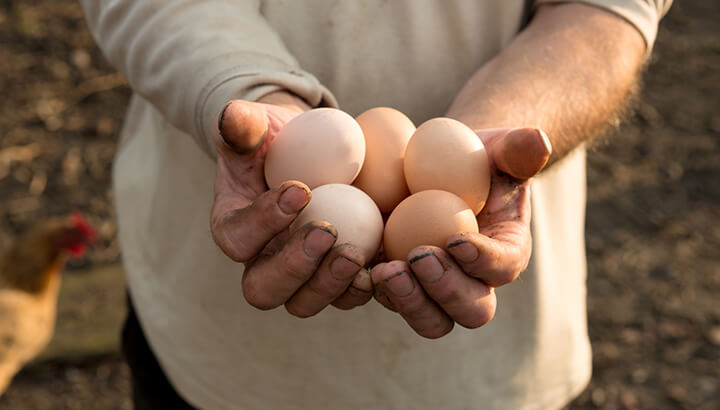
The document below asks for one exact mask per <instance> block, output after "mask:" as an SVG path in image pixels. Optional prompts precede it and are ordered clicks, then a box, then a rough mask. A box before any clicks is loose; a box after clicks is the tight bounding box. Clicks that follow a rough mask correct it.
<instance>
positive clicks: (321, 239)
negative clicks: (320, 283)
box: [304, 228, 337, 258]
mask: <svg viewBox="0 0 720 410" xmlns="http://www.w3.org/2000/svg"><path fill="white" fill-rule="evenodd" d="M335 239H337V238H336V236H335V234H333V233H332V232H330V230H329V229H327V228H315V229H313V230H312V231H310V233H309V234H307V236H306V237H305V243H304V248H305V254H306V255H307V256H309V257H311V258H319V257H321V256H323V255H324V254H325V252H327V251H328V250H329V249H330V248H331V247H332V246H333V244H334V243H335Z"/></svg>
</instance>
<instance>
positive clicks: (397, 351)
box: [83, 0, 670, 409]
mask: <svg viewBox="0 0 720 410" xmlns="http://www.w3.org/2000/svg"><path fill="white" fill-rule="evenodd" d="M669 4H670V1H644V0H608V1H600V0H591V1H577V2H557V1H536V2H530V1H507V0H504V1H488V2H469V1H459V0H458V1H443V2H440V1H438V2H431V1H414V0H413V1H409V0H406V1H380V0H377V1H375V0H368V1H347V2H344V1H318V2H290V1H280V0H276V1H273V0H267V1H259V2H258V1H239V0H238V1H205V2H195V1H190V0H188V1H176V2H167V1H160V0H152V1H151V0H144V1H129V0H126V1H120V2H109V1H90V0H87V1H84V2H83V5H84V7H85V10H86V13H87V15H88V20H89V22H90V26H91V29H92V31H93V33H94V35H95V36H96V38H97V40H98V43H99V45H100V47H101V48H102V49H103V50H104V52H105V53H106V55H107V56H108V58H109V59H110V61H111V62H112V63H113V64H115V65H116V66H117V67H118V69H119V70H120V71H122V72H123V73H124V74H125V75H126V76H127V78H128V80H129V82H130V84H131V86H133V88H134V89H135V91H136V93H137V94H136V95H135V96H134V97H133V101H132V103H131V107H130V110H129V112H128V119H127V122H126V124H125V128H124V130H123V135H122V139H121V142H120V145H119V150H118V156H117V160H116V163H115V173H114V176H115V182H114V183H115V195H116V204H117V210H118V219H119V226H120V238H121V241H122V244H123V261H124V263H125V266H126V269H127V272H128V286H129V289H130V295H131V298H132V305H133V306H134V308H135V310H136V311H137V316H138V317H139V323H138V322H137V321H130V322H131V324H134V328H132V329H130V331H126V332H125V335H126V342H127V343H129V344H131V345H132V344H133V343H135V344H137V346H141V345H142V342H144V339H145V337H147V340H148V341H149V348H148V346H142V347H144V348H143V349H129V352H130V354H132V352H133V351H134V352H135V353H137V352H141V354H142V356H141V357H144V358H146V360H133V358H130V360H129V361H130V363H131V367H132V370H133V374H134V377H135V382H136V383H140V384H142V386H139V387H140V388H138V389H137V390H136V391H139V392H145V394H146V396H145V397H144V399H145V401H146V405H147V406H149V407H152V406H158V405H159V403H157V402H156V403H154V404H153V403H152V397H150V396H152V393H147V392H148V391H152V389H151V388H150V389H149V388H148V385H150V384H152V383H153V380H160V379H163V378H164V377H165V375H167V376H168V379H169V381H170V384H169V385H167V386H166V388H167V392H168V394H169V395H174V394H176V393H175V391H177V394H178V396H176V397H175V398H176V399H177V400H179V401H181V402H182V401H183V400H185V401H187V402H188V403H190V404H192V405H194V406H197V407H201V408H213V409H214V408H240V409H244V408H261V409H265V408H287V409H292V408H312V409H323V408H397V409H404V408H428V409H436V408H443V409H461V408H483V409H485V408H487V409H491V408H508V409H519V408H547V407H550V408H552V407H559V406H562V405H564V404H565V403H567V401H568V400H570V399H571V398H572V397H574V395H576V394H577V393H578V392H579V391H581V390H582V388H583V387H584V386H585V385H586V383H587V380H588V379H589V377H590V349H589V343H588V340H587V328H586V323H585V260H584V242H583V224H584V189H585V186H584V184H585V181H584V166H585V165H584V151H583V148H582V145H583V143H584V142H585V141H587V140H588V139H589V138H591V137H593V136H594V135H596V134H597V133H598V132H599V130H601V129H603V128H604V126H605V125H607V124H608V123H612V122H613V121H615V120H616V118H617V114H618V112H619V111H620V110H621V109H622V108H623V106H624V103H625V102H626V100H627V99H628V97H629V96H630V95H631V94H632V91H633V89H634V87H635V84H636V81H637V79H638V76H639V74H640V71H641V67H642V65H643V62H644V60H645V58H646V56H647V55H648V53H649V51H650V49H651V46H652V43H653V40H654V36H655V32H656V26H657V22H658V20H659V18H660V17H661V15H662V14H663V13H664V12H665V11H666V10H667V8H668V7H669ZM528 19H529V23H528V22H527V21H528ZM518 33H519V34H518ZM233 99H241V100H243V101H236V102H234V103H233V104H231V105H229V106H228V108H227V109H226V110H225V111H223V107H225V106H226V104H227V103H228V102H229V101H231V100H233ZM251 101H258V102H261V103H264V104H265V105H261V104H256V103H253V102H251ZM320 105H329V106H339V107H340V108H341V109H344V110H346V111H348V112H349V113H351V114H353V115H357V114H359V113H360V112H361V111H363V110H364V109H367V108H371V107H373V106H391V107H394V108H396V109H399V110H400V111H402V112H404V113H406V114H407V115H408V116H409V117H410V118H411V119H413V120H414V121H415V122H416V124H419V123H421V122H422V121H424V120H426V119H429V118H431V117H437V116H443V115H447V116H450V117H453V118H456V119H458V120H460V121H462V122H464V123H466V124H467V125H468V126H470V127H471V128H473V129H475V130H484V129H489V128H493V129H501V130H500V131H479V135H480V136H481V137H482V138H483V139H484V140H485V141H486V142H489V147H490V148H489V150H490V151H491V154H492V153H493V152H495V153H496V154H495V155H496V157H495V163H496V168H497V169H498V172H496V174H495V176H496V180H495V181H494V185H493V188H492V190H491V196H492V195H495V198H497V199H498V200H497V201H496V203H497V204H498V206H497V210H500V211H503V212H500V213H499V214H500V215H502V216H500V217H499V218H500V219H497V220H492V218H490V217H489V216H487V215H484V216H483V214H481V217H480V218H481V219H483V218H485V219H483V221H482V222H485V223H486V226H490V224H494V225H493V227H494V228H497V229H500V232H499V233H500V234H499V235H497V236H494V235H493V234H492V233H490V232H485V233H486V234H487V235H488V237H490V236H493V238H492V239H486V237H484V236H480V235H478V236H463V237H459V238H455V239H464V240H465V242H458V241H455V242H456V243H461V245H460V246H457V247H455V248H454V249H445V250H443V249H439V248H421V249H418V250H416V251H413V252H415V253H414V254H413V253H411V255H410V256H415V257H414V258H411V260H412V261H413V263H412V264H411V266H408V265H406V264H404V263H402V262H397V261H395V262H392V263H390V264H384V265H379V267H376V268H375V269H374V270H373V272H372V276H371V277H370V276H368V275H367V274H365V275H363V273H362V270H359V267H357V266H356V267H352V266H351V265H345V266H344V267H341V268H340V270H341V271H343V272H344V273H345V274H344V275H343V277H342V278H341V279H340V280H337V281H336V282H333V281H332V280H330V276H329V275H330V274H332V273H336V271H334V270H333V269H335V266H331V263H332V262H333V261H335V257H336V256H344V257H346V258H347V259H350V260H353V261H355V262H358V264H362V263H364V262H365V261H362V260H358V257H357V254H356V253H354V251H353V249H352V248H351V247H347V246H345V247H343V246H340V247H336V248H333V250H330V251H329V253H328V249H329V248H330V247H331V246H332V244H333V243H332V242H333V241H332V238H328V237H323V236H322V233H317V232H318V231H323V230H322V229H313V228H324V229H325V231H330V232H332V228H331V227H328V226H322V224H316V225H313V226H308V227H306V229H305V230H303V231H302V232H299V233H298V234H296V236H294V237H291V238H289V239H288V238H285V235H284V234H280V239H281V240H276V241H275V242H274V243H273V244H274V245H277V244H280V245H284V248H282V249H281V250H279V251H278V252H277V253H273V252H270V253H271V254H270V255H265V254H262V255H260V254H261V251H262V250H263V248H265V245H266V244H267V243H268V242H269V241H271V240H272V239H273V238H274V237H275V236H276V234H277V233H278V232H282V228H283V227H284V226H287V224H289V222H290V221H291V220H292V218H293V217H294V215H295V214H296V212H297V211H298V210H299V209H300V208H301V207H302V205H303V204H304V203H305V202H306V200H307V198H306V197H305V196H304V193H303V190H304V187H303V186H302V185H301V184H300V185H298V184H286V185H284V186H283V187H282V189H280V190H271V191H267V192H265V190H266V188H265V187H264V186H262V180H261V177H258V176H257V172H258V165H261V164H262V151H263V149H264V148H266V146H265V145H263V146H261V147H260V151H255V153H254V154H248V152H242V153H240V152H238V151H243V150H245V149H246V148H249V147H251V146H252V145H253V143H255V142H259V141H262V139H261V137H262V136H263V133H262V131H264V129H263V125H264V124H265V121H268V122H269V125H270V130H269V131H268V133H267V136H268V139H272V135H273V133H274V132H276V131H277V128H278V127H280V126H281V125H282V123H283V122H284V121H286V120H287V119H288V118H291V117H292V115H295V114H296V113H297V112H300V111H302V110H305V109H308V108H310V107H313V106H320ZM220 113H222V114H221V115H220V121H218V118H217V116H218V114H220ZM265 116H267V119H266V118H265ZM260 117H262V118H263V119H262V120H257V121H255V120H252V119H253V118H255V119H257V118H260ZM218 125H219V126H220V128H221V129H222V133H218V129H217V128H218ZM523 127H530V128H529V129H525V128H523ZM535 127H538V128H541V129H543V130H544V131H546V132H547V134H548V136H549V139H550V141H551V143H552V147H553V155H552V157H551V158H550V163H551V165H550V168H549V169H547V170H546V171H544V172H543V173H542V174H541V175H540V176H538V177H537V178H535V179H534V180H533V182H532V195H533V197H532V217H533V225H532V233H533V240H534V241H533V242H532V252H533V259H532V260H530V262H529V267H528V269H527V270H526V271H525V272H524V273H523V274H522V275H521V279H519V280H515V281H513V280H514V279H515V278H516V277H517V275H518V274H519V273H520V271H522V270H523V268H524V267H525V265H526V264H527V263H528V258H529V257H530V235H529V231H530V225H529V216H530V201H529V193H528V190H526V189H524V187H526V186H527V185H528V182H527V181H526V179H525V178H527V177H529V176H531V175H532V174H533V173H534V172H536V171H537V169H535V168H536V167H535V166H534V165H535V164H536V163H538V160H537V159H538V157H542V154H543V153H542V152H541V151H543V147H545V148H547V145H546V144H543V143H542V142H543V140H542V138H541V134H540V133H538V132H536V131H533V129H534V128H535ZM258 130H260V131H258ZM510 130H515V131H513V132H509V131H510ZM533 136H535V137H538V138H535V139H533V138H534V137H533ZM513 138H515V139H514V140H513ZM510 140H513V141H515V142H517V141H520V142H523V144H520V145H518V144H510V143H508V141H510ZM527 144H534V145H527ZM493 147H495V148H493ZM500 147H503V149H500ZM529 148H532V149H529ZM501 151H502V153H501ZM533 152H535V153H537V152H539V154H538V155H535V153H533ZM508 153H509V154H508ZM548 153H549V152H547V151H546V152H545V154H548ZM503 155H505V156H503ZM505 159H507V161H505ZM528 164H529V165H528ZM260 168H261V167H260ZM528 169H530V171H531V172H529V173H527V175H524V176H523V175H521V174H523V171H527V170H528ZM516 171H517V172H516ZM506 174H510V175H514V176H516V177H519V178H511V177H507V176H506ZM516 174H517V175H516ZM258 178H259V179H258ZM258 181H259V182H258ZM213 183H214V189H215V191H213ZM291 186H295V187H296V188H292V187H291ZM498 187H504V188H509V190H507V189H506V191H504V192H501V191H500V190H499V188H498ZM297 188H300V189H297ZM284 189H288V191H283V190H284ZM291 190H292V192H293V194H292V195H291V197H290V198H289V199H288V198H285V199H288V201H286V202H282V201H281V200H280V198H281V195H282V194H283V193H285V192H291ZM493 191H494V194H493ZM508 192H512V193H513V195H511V196H510V200H509V201H506V202H502V201H501V198H506V196H504V195H501V194H502V193H508ZM250 204H255V205H253V206H249V207H247V208H246V206H248V205H250ZM211 214H212V224H211V226H209V224H208V216H209V215H211ZM515 217H517V219H515ZM498 222H499V223H500V224H497V223H498ZM501 225H502V226H501ZM481 226H482V224H481ZM313 232H315V233H317V234H313V235H314V236H313V237H312V238H311V237H310V236H309V235H310V234H311V233H313ZM495 233H497V232H495ZM302 235H308V236H307V237H305V236H302ZM213 239H214V240H215V242H216V243H217V245H219V247H218V246H216V244H215V243H213ZM286 239H287V242H285V240H286ZM308 247H309V248H308ZM308 249H309V252H308ZM267 250H269V251H275V250H277V247H273V246H270V247H268V248H266V251H267ZM478 250H479V251H478ZM223 252H224V254H223ZM303 252H304V253H303ZM472 253H475V254H480V255H491V256H492V258H482V257H477V256H475V255H470V257H469V259H468V260H467V261H463V259H464V258H467V257H468V254H472ZM420 256H426V257H424V258H419V257H420ZM231 258H232V260H231ZM323 258H324V259H323ZM435 258H437V259H435ZM233 260H236V261H242V262H246V266H247V268H246V269H245V272H243V265H242V264H239V263H236V262H233ZM323 260H324V262H323ZM435 260H438V261H440V263H441V264H442V268H443V271H442V272H441V274H442V275H443V276H442V278H444V279H442V280H441V281H439V282H438V281H436V280H434V279H432V278H431V277H432V273H433V263H432V261H435ZM289 265H292V266H289ZM356 272H358V273H357V274H356ZM397 278H399V279H401V281H403V282H404V283H403V284H405V285H407V286H405V288H406V289H400V288H402V287H403V286H397V285H398V283H399V282H394V279H397ZM370 280H372V282H373V284H374V288H375V289H374V290H375V292H376V298H377V300H378V301H380V302H381V303H382V304H384V305H385V306H386V307H389V308H391V309H394V310H396V311H397V313H395V312H392V311H390V310H388V309H386V307H383V306H381V305H380V304H377V303H374V302H371V303H368V304H365V303H366V302H367V301H368V300H369V298H370V294H369V293H367V292H365V293H363V292H362V290H359V289H358V288H363V287H365V286H366V285H368V286H369V281H370ZM351 282H352V283H353V284H355V285H357V287H356V288H355V287H350V286H349V285H350V283H351ZM509 282H512V283H511V284H507V283H509ZM438 283H440V284H439V285H438ZM319 285H322V286H319ZM326 285H327V286H326ZM488 285H491V286H490V287H488ZM503 285H504V286H503ZM496 286H499V287H498V288H497V291H496V292H493V288H494V287H496ZM368 288H369V287H368ZM317 289H324V291H323V292H316V291H317ZM403 290H407V292H404V291H403ZM496 295H497V302H496V299H495V298H496ZM243 296H244V297H243ZM449 296H452V297H449ZM330 303H334V304H335V305H337V306H340V307H343V308H350V307H354V306H359V305H363V306H361V307H358V308H356V309H353V310H348V311H345V310H339V309H335V308H333V307H327V308H326V306H327V305H329V304H330ZM496 303H497V306H496ZM280 305H285V307H286V309H275V310H272V311H265V312H264V311H261V310H258V309H255V307H258V308H261V309H269V308H272V307H277V306H280ZM318 311H320V313H318V314H316V313H317V312H318ZM296 316H300V317H306V316H313V317H312V318H310V319H306V320H299V319H298V318H297V317H296ZM493 316H494V319H493V320H492V321H491V322H490V323H489V324H487V325H485V323H486V322H487V321H488V320H490V319H491V318H492V317H493ZM133 318H134V315H133V316H132V317H131V319H133ZM454 323H458V324H460V325H462V326H464V327H468V328H477V327H480V326H482V325H485V326H483V327H481V328H480V329H475V330H466V329H463V328H462V327H461V326H455V328H454V330H452V331H451V329H453V324H454ZM140 324H141V325H142V326H141V327H142V329H140ZM408 325H410V326H408ZM418 335H421V336H424V337H426V338H439V339H437V340H427V339H425V338H423V337H420V336H418ZM137 346H136V347H137ZM155 356H157V359H158V360H157V361H158V362H159V366H157V367H155V368H154V370H153V371H154V373H153V374H154V376H153V377H150V378H148V377H139V375H142V374H143V371H145V370H147V369H143V366H144V365H146V367H147V364H148V363H150V362H151V361H154V360H155ZM166 397H167V396H166ZM180 397H182V399H181V398H180ZM138 400H139V401H141V400H143V398H142V397H141V398H140V399H138Z"/></svg>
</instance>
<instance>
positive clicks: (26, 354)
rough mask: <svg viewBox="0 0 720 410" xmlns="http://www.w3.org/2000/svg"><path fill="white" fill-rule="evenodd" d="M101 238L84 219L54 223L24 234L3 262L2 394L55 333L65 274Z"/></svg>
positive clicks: (0, 301)
mask: <svg viewBox="0 0 720 410" xmlns="http://www.w3.org/2000/svg"><path fill="white" fill-rule="evenodd" d="M94 237H95V232H94V230H93V228H92V227H91V226H90V225H89V224H88V223H87V221H86V220H85V219H84V218H83V217H82V215H80V214H78V213H75V214H72V215H70V217H65V218H53V219H48V220H46V221H43V222H41V223H38V224H37V225H36V226H35V227H33V228H32V229H31V230H29V231H28V232H26V233H24V234H22V235H21V236H20V237H18V238H17V240H16V241H15V242H14V243H13V244H12V245H11V246H10V248H9V250H8V252H6V253H5V255H3V257H2V259H0V395H2V393H3V392H4V391H5V389H7V387H8V385H9V384H10V381H11V380H12V378H13V377H14V376H15V374H16V373H17V372H18V371H20V369H22V367H23V366H24V365H25V364H26V363H27V362H28V361H30V360H32V359H33V358H34V357H36V356H37V355H38V354H39V353H40V352H41V351H42V350H43V349H44V348H45V346H47V344H48V343H49V342H50V339H51V338H52V335H53V331H54V329H55V312H56V307H57V296H58V291H59V289H60V272H61V271H62V268H63V266H64V264H65V260H66V259H67V258H68V257H70V256H79V255H82V254H83V253H84V251H85V247H86V245H87V244H88V243H89V242H90V241H91V240H92V239H93V238H94Z"/></svg>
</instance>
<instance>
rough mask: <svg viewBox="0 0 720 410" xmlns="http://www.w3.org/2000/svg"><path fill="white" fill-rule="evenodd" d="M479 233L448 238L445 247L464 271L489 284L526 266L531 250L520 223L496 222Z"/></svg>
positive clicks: (497, 283)
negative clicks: (483, 232)
mask: <svg viewBox="0 0 720 410" xmlns="http://www.w3.org/2000/svg"><path fill="white" fill-rule="evenodd" d="M485 233H486V234H485V235H484V234H482V233H474V232H471V233H461V234H457V235H453V236H451V237H450V238H448V242H447V251H448V253H450V254H451V255H452V256H453V258H454V259H455V261H457V263H458V264H459V265H460V267H461V268H462V270H463V271H464V272H466V273H467V274H468V275H470V276H473V277H476V278H478V279H481V280H482V281H483V282H485V283H486V284H487V285H489V286H491V287H499V286H502V285H505V284H507V283H510V282H512V281H514V280H515V279H516V278H517V277H518V275H520V272H522V271H524V270H525V269H526V268H527V265H528V262H529V261H530V254H531V252H532V239H531V237H530V231H529V229H528V227H527V226H526V225H524V224H519V223H516V222H499V223H497V224H495V225H491V226H489V227H487V231H485Z"/></svg>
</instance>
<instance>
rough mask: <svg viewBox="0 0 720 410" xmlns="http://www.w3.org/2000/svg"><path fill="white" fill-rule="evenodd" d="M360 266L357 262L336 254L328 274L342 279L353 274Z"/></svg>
mask: <svg viewBox="0 0 720 410" xmlns="http://www.w3.org/2000/svg"><path fill="white" fill-rule="evenodd" d="M360 268H362V266H360V264H359V263H357V262H355V261H353V260H351V259H349V258H346V257H344V256H338V257H337V258H335V260H334V261H332V263H331V264H330V274H331V275H332V277H333V278H335V279H337V280H342V281H344V280H348V279H350V278H352V277H353V276H355V274H357V273H358V271H359V270H360Z"/></svg>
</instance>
